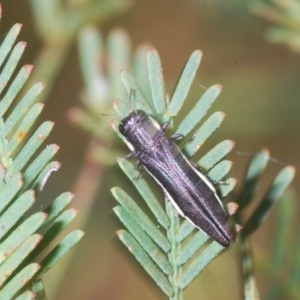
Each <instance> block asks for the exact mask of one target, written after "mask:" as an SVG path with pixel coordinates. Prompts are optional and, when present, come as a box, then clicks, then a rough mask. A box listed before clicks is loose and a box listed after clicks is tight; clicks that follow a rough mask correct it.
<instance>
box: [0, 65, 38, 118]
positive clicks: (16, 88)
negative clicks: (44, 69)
mask: <svg viewBox="0 0 300 300" xmlns="http://www.w3.org/2000/svg"><path fill="white" fill-rule="evenodd" d="M32 68H33V66H32V65H25V66H24V67H23V68H22V69H21V70H20V72H19V74H18V75H17V76H16V78H15V79H14V81H13V82H12V84H11V85H10V86H9V88H8V91H7V92H6V94H5V96H4V97H3V99H2V100H1V101H0V116H1V117H3V115H4V114H5V113H6V111H7V109H8V108H9V106H10V105H11V104H12V102H13V100H14V99H15V97H16V96H17V94H18V93H19V92H20V90H21V88H22V87H23V85H24V84H25V82H26V81H27V79H28V77H29V75H30V74H31V71H32Z"/></svg>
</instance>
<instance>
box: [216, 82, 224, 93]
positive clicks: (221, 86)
mask: <svg viewBox="0 0 300 300" xmlns="http://www.w3.org/2000/svg"><path fill="white" fill-rule="evenodd" d="M216 88H217V89H218V90H219V91H220V92H221V91H222V89H223V85H222V84H216Z"/></svg>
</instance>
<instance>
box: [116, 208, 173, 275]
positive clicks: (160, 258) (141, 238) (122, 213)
mask: <svg viewBox="0 0 300 300" xmlns="http://www.w3.org/2000/svg"><path fill="white" fill-rule="evenodd" d="M114 212H115V213H116V215H117V216H118V218H119V219H120V221H121V222H122V223H123V224H124V225H125V227H126V228H127V229H128V230H129V231H130V232H131V234H132V235H133V236H134V238H135V239H136V240H137V241H138V243H139V244H140V245H141V246H142V247H143V248H144V250H145V251H146V252H147V253H148V255H149V256H150V257H152V259H153V260H154V262H155V263H156V264H157V265H158V267H160V268H161V270H162V271H163V272H164V273H165V274H167V275H171V274H172V267H171V265H170V263H169V261H168V260H167V257H166V255H165V254H164V253H163V252H162V251H161V249H160V248H159V247H158V246H157V245H156V244H155V243H154V242H153V240H152V239H151V238H150V237H149V236H148V235H147V233H146V232H145V231H144V230H143V229H142V228H141V227H140V226H139V224H138V223H137V222H136V221H135V220H134V219H133V218H131V216H130V214H129V213H128V212H127V211H126V210H125V209H124V208H122V207H121V206H117V207H115V208H114Z"/></svg>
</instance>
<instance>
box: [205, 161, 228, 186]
mask: <svg viewBox="0 0 300 300" xmlns="http://www.w3.org/2000/svg"><path fill="white" fill-rule="evenodd" d="M231 167H232V162H231V161H229V160H222V161H221V162H219V163H218V164H217V165H215V166H214V167H213V168H212V169H211V170H210V171H209V172H208V173H207V177H208V178H209V179H210V180H213V181H215V182H218V181H220V180H222V179H223V178H224V177H225V176H226V175H227V174H228V173H229V171H230V169H231Z"/></svg>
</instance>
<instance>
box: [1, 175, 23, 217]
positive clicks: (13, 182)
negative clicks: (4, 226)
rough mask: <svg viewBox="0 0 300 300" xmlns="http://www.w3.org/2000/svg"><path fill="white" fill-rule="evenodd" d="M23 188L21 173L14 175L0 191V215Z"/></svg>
mask: <svg viewBox="0 0 300 300" xmlns="http://www.w3.org/2000/svg"><path fill="white" fill-rule="evenodd" d="M22 186H23V180H22V175H21V173H17V174H15V175H14V176H13V177H11V178H10V180H8V182H7V183H6V184H5V185H4V186H3V187H2V189H1V190H0V213H1V212H2V211H3V210H4V209H5V208H6V206H7V205H8V204H9V203H10V202H11V201H12V200H13V199H14V197H15V196H16V195H17V193H18V192H19V191H20V189H21V187H22Z"/></svg>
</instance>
